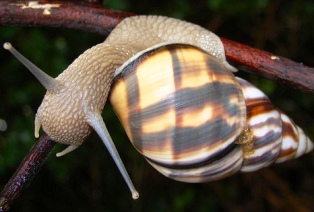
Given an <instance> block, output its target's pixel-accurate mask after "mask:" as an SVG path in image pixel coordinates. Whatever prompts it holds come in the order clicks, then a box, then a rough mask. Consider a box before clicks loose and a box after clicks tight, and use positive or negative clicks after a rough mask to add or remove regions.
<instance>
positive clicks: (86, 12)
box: [0, 1, 314, 94]
mask: <svg viewBox="0 0 314 212" xmlns="http://www.w3.org/2000/svg"><path fill="white" fill-rule="evenodd" d="M52 2H53V1H51V2H49V4H38V3H37V5H36V4H35V5H30V3H24V4H18V3H12V2H9V1H5V2H0V25H18V26H36V27H39V26H48V27H60V28H70V29H79V30H82V31H87V32H92V33H97V34H101V35H105V36H107V35H108V34H109V33H110V32H111V30H112V29H113V28H114V27H115V26H116V25H117V24H118V23H120V22H121V21H122V20H123V19H124V18H126V17H130V16H132V15H135V14H134V13H129V12H121V11H116V10H110V9H106V8H102V7H98V6H95V4H93V5H94V6H93V7H91V6H90V5H89V4H88V5H86V4H75V3H69V2H67V3H64V2H63V3H60V2H59V3H52ZM38 5H40V6H38ZM44 8H46V10H48V11H49V12H48V14H47V12H46V13H45V9H44ZM222 42H223V44H224V46H225V49H226V56H227V60H228V61H229V62H231V63H232V64H233V65H234V66H236V67H237V68H239V69H241V70H242V71H246V72H250V73H254V74H256V75H259V76H263V77H265V78H268V79H271V80H274V81H277V82H280V83H283V84H286V85H288V86H289V87H291V88H294V89H296V90H299V91H302V92H306V93H310V94H314V69H313V68H310V67H306V66H304V65H303V64H301V63H296V62H293V61H291V60H289V59H286V58H284V57H281V56H277V55H274V54H271V53H269V52H266V51H262V50H259V49H255V48H252V47H249V46H246V45H243V44H240V43H237V42H234V41H230V40H227V39H224V38H222Z"/></svg>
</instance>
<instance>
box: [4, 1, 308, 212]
mask: <svg viewBox="0 0 314 212" xmlns="http://www.w3.org/2000/svg"><path fill="white" fill-rule="evenodd" d="M104 4H105V5H106V6H107V7H110V8H115V9H119V10H123V11H130V12H135V13H138V14H161V15H166V16H170V17H176V18H180V19H184V20H187V21H190V22H193V23H196V24H199V25H201V26H203V27H205V28H208V29H209V30H211V31H214V32H215V33H216V34H218V35H219V36H221V37H225V38H228V39H231V40H234V41H237V42H241V43H244V44H248V45H251V46H254V47H256V48H259V49H263V50H266V51H270V52H273V53H274V54H277V55H281V56H284V57H287V58H290V59H292V60H294V61H297V62H300V63H304V64H305V65H308V66H311V67H314V59H313V58H314V53H313V49H314V43H313V38H314V23H313V20H314V2H313V1H305V0H303V1H297V0H294V1H293V0H291V1H283V0H282V1H267V0H257V1H250V0H247V1H244V0H243V1H232V0H207V1H204V0H200V1H195V0H194V1H191V0H174V1H168V0H167V1H164V0H159V1H148V0H145V1H144V0H136V1H135V0H116V1H105V3H104ZM103 40H104V37H102V36H98V35H93V34H88V33H84V32H80V31H75V30H67V29H54V28H21V27H0V43H3V42H5V41H10V42H12V43H13V44H14V46H15V47H16V48H17V49H18V50H19V51H20V52H22V53H23V54H24V55H25V56H26V57H27V58H29V59H30V60H32V61H33V62H34V63H35V64H36V65H38V66H39V67H40V68H41V69H43V70H44V71H45V72H47V73H48V74H49V75H51V76H53V77H55V76H57V75H58V74H59V73H60V72H61V71H62V70H64V69H65V68H66V67H67V66H68V65H69V64H70V63H71V62H72V61H73V60H74V59H75V58H76V57H77V56H78V55H79V54H81V53H82V52H83V51H84V50H86V49H87V48H89V47H91V46H93V45H95V44H97V43H99V42H102V41H103ZM238 75H239V76H243V77H244V78H246V79H248V80H249V81H250V82H252V83H253V84H255V85H256V86H257V87H259V88H260V89H261V90H263V91H264V92H265V93H266V94H267V95H269V97H270V98H271V100H272V101H273V103H274V105H275V106H277V107H279V108H280V109H281V110H283V111H285V112H286V113H287V114H288V115H289V116H291V117H292V118H293V119H294V120H295V122H296V123H297V124H298V125H300V126H301V127H302V128H303V129H304V130H305V131H306V133H307V134H308V135H309V137H310V138H311V139H312V140H314V129H313V123H314V112H313V106H314V99H313V96H310V95H305V94H302V93H300V92H298V91H295V90H292V89H290V88H288V87H286V86H283V85H279V84H276V83H274V82H272V81H269V80H266V79H262V78H260V77H257V76H254V75H247V74H244V73H239V74H238ZM0 90H1V92H0V97H1V101H0V119H4V120H5V121H6V122H7V125H8V126H7V130H6V131H4V132H1V131H0V133H1V134H0V189H2V188H3V186H4V185H5V183H6V182H7V181H8V180H9V178H10V177H11V175H12V174H13V173H14V171H15V169H16V168H17V167H18V165H19V163H20V161H21V160H22V159H23V157H24V156H25V155H26V154H27V152H28V150H29V149H30V147H31V146H32V145H33V144H34V143H35V142H36V139H35V138H34V136H33V134H34V133H33V131H34V117H35V113H36V110H37V108H38V106H39V105H40V103H41V100H42V98H43V95H44V93H45V90H44V88H43V87H42V86H41V85H40V84H39V82H37V80H36V79H35V78H34V77H33V76H32V75H31V74H30V73H29V72H28V71H27V70H26V69H25V68H24V67H23V66H22V65H21V64H20V63H19V62H17V60H16V59H14V58H13V56H12V55H11V54H9V53H8V52H7V51H5V50H1V49H0ZM103 117H104V119H105V121H106V123H107V125H108V128H109V132H110V134H111V135H112V138H113V140H114V141H115V143H116V146H117V149H118V151H119V152H120V155H121V157H122V159H123V161H124V163H125V166H126V168H127V170H128V171H129V173H130V175H131V178H132V180H133V182H134V184H135V186H136V188H137V189H138V191H139V192H140V198H139V199H138V200H136V201H134V200H132V198H131V194H130V192H129V190H128V188H127V186H126V185H125V183H124V181H123V179H122V177H121V176H120V174H119V172H118V170H117V168H116V166H115V165H114V163H113V161H112V159H111V157H110V156H109V154H108V152H107V150H106V149H105V147H104V146H103V144H102V142H101V141H100V139H99V138H98V136H96V134H95V133H93V134H92V135H91V136H90V137H89V139H88V140H87V141H86V142H85V143H84V144H83V145H82V146H80V148H78V149H77V150H76V151H74V152H72V153H70V154H68V155H66V156H64V157H61V158H56V157H55V156H54V155H55V153H56V152H58V151H60V150H62V149H64V148H65V146H63V145H59V144H58V145H57V146H56V148H55V150H54V151H53V154H52V155H51V156H50V157H49V159H48V161H47V162H46V164H45V165H44V166H43V168H42V170H41V171H40V173H39V174H38V175H37V176H36V178H35V180H34V182H33V183H32V184H31V186H30V187H29V188H28V189H27V190H26V191H25V192H24V193H23V194H22V196H21V197H20V198H19V199H18V200H17V201H16V202H15V204H14V205H13V207H12V211H87V210H89V211H126V210H128V211H190V210H192V209H193V210H194V211H221V210H226V211H231V210H232V211H242V210H254V211H278V210H280V211H295V210H299V211H307V210H308V211H311V210H312V211H313V210H314V206H313V202H314V165H313V162H314V154H313V152H312V153H310V154H308V155H306V156H303V157H301V158H300V159H297V160H293V161H290V162H286V163H283V164H279V165H273V166H271V167H270V168H267V169H263V170H261V171H258V172H254V173H249V174H242V173H239V174H236V175H234V176H232V177H229V178H227V179H223V180H220V181H217V182H211V183H206V184H185V183H179V182H175V181H173V180H170V179H167V178H166V177H164V176H162V175H161V174H159V173H158V172H157V171H155V170H154V169H153V168H152V167H150V165H148V163H147V162H146V161H145V160H144V158H143V157H142V156H141V155H139V153H137V152H136V150H135V149H134V148H133V146H132V145H131V144H130V142H129V141H128V138H127V137H126V135H125V133H124V131H123V129H122V127H121V126H120V124H119V122H118V120H117V118H116V117H115V115H114V114H113V113H112V111H111V109H110V106H109V105H107V106H106V108H105V110H104V113H103ZM108 123H109V124H108Z"/></svg>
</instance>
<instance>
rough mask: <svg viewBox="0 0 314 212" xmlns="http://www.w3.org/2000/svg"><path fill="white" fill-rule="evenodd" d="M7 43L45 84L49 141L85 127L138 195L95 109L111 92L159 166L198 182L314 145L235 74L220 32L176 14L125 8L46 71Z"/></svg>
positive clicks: (72, 137) (68, 139)
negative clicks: (95, 39)
mask: <svg viewBox="0 0 314 212" xmlns="http://www.w3.org/2000/svg"><path fill="white" fill-rule="evenodd" d="M4 48H6V49H8V50H10V51H11V52H12V54H14V55H15V56H16V57H17V58H18V59H19V60H20V61H21V62H22V63H23V64H24V65H25V66H26V67H27V68H28V69H30V71H31V72H32V73H33V74H34V75H35V76H36V77H37V79H38V80H39V81H40V82H41V83H42V84H43V86H44V87H45V88H46V89H47V93H46V95H45V97H44V99H43V102H42V104H41V105H40V107H39V108H38V111H37V114H36V118H35V137H38V136H39V129H40V127H42V128H43V130H44V131H45V132H46V133H47V134H48V135H49V136H50V137H51V138H52V139H53V140H55V141H56V142H59V143H62V144H66V145H69V146H68V147H67V148H66V149H65V150H63V151H62V152H60V153H57V156H58V157H59V156H63V155H65V154H67V153H69V152H71V151H73V150H75V149H76V148H77V147H78V146H80V145H81V144H82V143H83V141H84V140H85V139H86V138H87V136H88V135H89V134H90V133H91V131H92V130H93V129H94V130H95V131H96V132H97V133H98V135H99V136H100V138H101V140H102V141H103V142H104V144H105V145H106V147H107V149H108V151H109V153H110V154H111V156H112V157H113V159H114V161H115V163H116V165H117V166H118V168H119V170H120V172H121V174H122V176H123V177H124V179H125V181H126V183H127V185H128V187H129V189H130V191H131V193H132V197H133V198H134V199H137V198H138V197H139V194H138V192H137V191H136V189H135V187H134V185H133V183H132V182H131V180H130V177H129V175H128V173H127V171H126V170H125V167H124V165H123V162H122V161H121V159H120V156H119V154H118V152H117V150H116V148H115V146H114V144H113V141H112V139H111V137H110V135H109V133H108V131H107V129H106V125H105V123H104V121H103V119H102V117H101V113H102V110H103V107H104V105H105V103H106V101H107V98H108V99H109V100H110V103H111V105H112V107H113V108H114V110H115V112H116V114H117V116H118V118H119V119H120V121H121V123H122V125H123V127H124V129H125V131H126V133H127V135H128V137H129V139H130V141H131V142H132V144H133V145H134V147H135V148H136V149H137V150H138V151H139V152H140V153H142V154H143V155H144V157H145V158H146V159H147V161H148V162H149V163H150V164H151V165H152V166H153V167H154V168H156V169H157V170H158V171H160V172H161V173H162V174H163V175H165V176H168V177H170V178H172V179H175V180H178V181H183V182H207V181H212V180H217V179H221V178H224V177H227V176H229V175H231V174H233V173H235V172H238V171H243V172H247V171H255V170H258V169H260V168H263V167H266V166H268V165H270V164H272V163H274V162H283V161H285V160H288V159H292V158H296V157H299V156H300V155H302V154H304V153H307V152H309V151H311V150H312V149H313V144H312V143H311V141H310V139H309V138H308V137H306V136H305V135H304V132H303V130H302V129H301V128H299V127H298V126H297V125H295V124H294V123H293V121H292V120H290V118H289V117H287V116H286V115H285V114H283V113H282V112H281V111H279V110H277V109H276V108H275V107H274V106H273V105H272V104H271V102H270V100H269V99H268V98H267V97H266V96H265V94H263V93H262V92H261V91H260V90H258V89H257V88H255V87H254V86H253V85H251V84H250V83H248V82H247V81H245V80H242V79H240V78H236V77H235V76H234V74H233V72H236V71H237V70H236V69H235V68H234V67H232V66H231V65H230V64H229V63H228V62H227V61H226V58H225V53H224V48H223V45H222V42H221V41H220V39H219V37H218V36H216V35H215V34H213V33H212V32H210V31H208V30H206V29H204V28H202V27H200V26H197V25H194V24H191V23H188V22H185V21H181V20H177V19H173V18H168V17H162V16H134V17H130V18H126V19H124V20H123V21H122V22H121V23H120V24H119V25H118V26H117V27H116V28H115V29H114V30H113V31H112V32H111V34H110V35H109V36H108V37H107V39H106V40H105V41H104V42H103V43H101V44H98V45H96V46H94V47H92V48H90V49H88V50H86V51H85V52H84V53H83V54H82V55H80V56H79V57H78V58H77V59H76V60H75V61H74V62H73V63H72V64H71V65H70V66H69V67H68V68H67V69H66V70H65V71H64V72H62V73H61V74H60V75H59V76H58V77H56V78H55V79H54V78H52V77H50V76H48V75H47V74H45V73H44V72H43V71H41V70H40V69H39V68H37V67H35V65H34V64H32V63H31V62H29V61H28V60H27V59H26V58H24V57H23V56H22V55H21V54H20V53H18V52H17V51H16V50H15V49H14V48H13V47H12V45H11V44H9V43H5V44H4Z"/></svg>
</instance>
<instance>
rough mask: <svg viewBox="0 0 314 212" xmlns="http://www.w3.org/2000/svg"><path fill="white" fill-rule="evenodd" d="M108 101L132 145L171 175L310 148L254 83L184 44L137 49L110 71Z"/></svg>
mask: <svg viewBox="0 0 314 212" xmlns="http://www.w3.org/2000/svg"><path fill="white" fill-rule="evenodd" d="M110 102H111V104H112V106H113V108H114V110H115V112H116V113H117V115H118V117H119V119H120V121H121V122H122V125H123V126H124V128H125V130H126V133H127V135H128V137H129V139H130V140H131V142H132V143H133V145H134V146H135V148H136V149H137V150H138V151H139V152H140V153H142V154H143V155H144V156H145V157H146V159H147V161H148V162H149V163H150V164H151V165H152V166H153V167H155V168H156V169H157V170H158V171H160V172H161V173H162V174H164V175H165V176H168V177H170V178H173V179H175V180H178V181H184V182H206V181H212V180H216V179H221V178H223V177H226V176H229V175H231V174H233V173H235V172H238V171H239V170H242V171H254V170H257V169H259V168H262V167H265V166H267V165H269V164H271V163H273V162H274V161H275V160H277V161H281V160H285V159H288V158H291V157H297V156H299V155H300V153H297V154H296V153H292V152H291V151H290V150H292V149H293V152H298V150H297V149H298V147H301V146H302V147H301V149H302V152H307V151H309V150H310V149H311V148H313V147H312V143H310V141H309V140H308V139H307V138H306V137H305V136H304V133H303V131H300V129H299V128H298V127H297V126H295V125H294V124H293V122H292V121H290V119H289V118H286V116H285V115H283V114H281V113H280V112H278V111H277V110H276V109H275V108H274V106H273V105H272V104H271V103H270V101H269V100H268V98H267V97H266V96H265V95H264V94H263V93H262V92H261V91H259V90H258V89H256V88H254V87H253V86H252V85H251V84H249V83H248V82H246V81H244V80H242V79H237V78H235V77H234V75H233V74H232V73H231V72H230V71H229V70H227V69H226V68H225V67H224V66H223V65H222V63H221V62H220V61H218V60H217V59H216V58H214V57H213V56H211V55H209V54H207V53H205V52H203V51H202V50H200V49H198V48H196V47H193V46H190V45H181V44H172V45H165V46H162V47H158V48H155V49H151V50H149V51H147V52H145V53H143V54H142V55H140V56H139V57H138V58H136V59H135V60H133V61H132V62H131V63H130V64H128V65H127V66H126V67H125V68H124V70H123V71H122V72H121V73H120V74H119V75H118V76H117V77H116V78H115V80H114V83H113V86H112V88H111V94H110ZM281 117H284V118H281ZM282 120H284V121H282ZM291 129H293V130H291ZM244 132H246V133H244ZM299 134H300V137H302V139H299V138H298V137H299ZM283 139H284V142H285V140H293V142H292V143H291V144H289V147H286V144H285V143H284V142H282V140H283ZM240 140H241V141H240ZM243 140H244V142H243ZM298 140H300V143H298ZM295 147H296V148H295ZM281 149H284V150H285V151H281ZM299 149H300V148H299ZM289 154H290V155H289Z"/></svg>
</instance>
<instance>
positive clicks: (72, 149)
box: [56, 145, 78, 157]
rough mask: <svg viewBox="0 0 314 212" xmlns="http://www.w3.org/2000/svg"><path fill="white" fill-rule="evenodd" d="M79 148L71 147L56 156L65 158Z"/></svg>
mask: <svg viewBox="0 0 314 212" xmlns="http://www.w3.org/2000/svg"><path fill="white" fill-rule="evenodd" d="M77 147H78V146H75V145H70V146H68V147H67V148H65V149H64V150H63V151H61V152H58V153H57V154H56V156H57V157H62V156H64V155H66V154H68V153H70V152H72V151H74V150H75V149H77Z"/></svg>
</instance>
